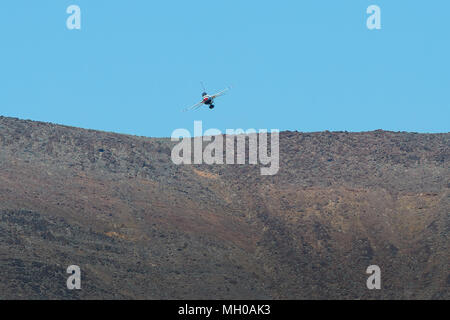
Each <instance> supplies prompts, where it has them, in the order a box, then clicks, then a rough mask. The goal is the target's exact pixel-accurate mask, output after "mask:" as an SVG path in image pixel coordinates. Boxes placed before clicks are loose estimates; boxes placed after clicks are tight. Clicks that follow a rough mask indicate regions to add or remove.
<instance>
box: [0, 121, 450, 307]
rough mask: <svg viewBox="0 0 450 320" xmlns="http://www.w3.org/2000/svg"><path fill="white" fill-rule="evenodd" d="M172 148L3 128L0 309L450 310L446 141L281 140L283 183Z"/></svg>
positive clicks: (337, 135)
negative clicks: (193, 159)
mask: <svg viewBox="0 0 450 320" xmlns="http://www.w3.org/2000/svg"><path fill="white" fill-rule="evenodd" d="M174 145H175V142H171V141H170V139H154V138H144V137H136V136H129V135H121V134H115V133H108V132H99V131H93V130H85V129H78V128H73V127H66V126H60V125H54V124H49V123H42V122H33V121H24V120H18V119H13V118H6V117H0V268H1V273H2V281H0V299H90V298H99V299H111V298H112V299H222V298H227V299H390V298H393V299H431V298H433V299H449V298H450V296H449V286H450V276H449V272H448V270H449V268H448V266H449V261H450V259H449V255H450V250H449V240H448V234H449V225H450V221H449V220H450V219H449V213H450V194H449V188H450V166H449V164H450V161H449V160H450V134H449V133H445V134H416V133H404V132H386V131H381V130H377V131H372V132H362V133H348V132H317V133H300V132H281V133H280V169H279V172H278V174H276V175H274V176H262V175H261V174H260V170H259V166H256V165H248V164H247V165H178V166H177V165H175V164H173V163H172V161H171V149H172V147H173V146H174ZM73 264H74V265H78V266H80V268H81V272H82V289H81V290H73V291H70V290H68V289H67V288H66V279H67V277H68V276H69V275H68V274H67V273H66V268H67V267H68V266H69V265H73ZM372 264H375V265H378V266H380V268H381V272H382V275H381V279H382V289H381V290H368V289H367V287H366V280H367V278H368V276H369V275H367V274H366V273H365V271H366V268H367V267H368V266H369V265H372Z"/></svg>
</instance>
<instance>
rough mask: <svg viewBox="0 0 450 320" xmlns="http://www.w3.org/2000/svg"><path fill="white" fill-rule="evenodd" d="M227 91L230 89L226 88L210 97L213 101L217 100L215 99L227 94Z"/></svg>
mask: <svg viewBox="0 0 450 320" xmlns="http://www.w3.org/2000/svg"><path fill="white" fill-rule="evenodd" d="M228 90H230V88H226V89H224V90H222V91H219V92H217V93H215V94H213V95H212V96H211V98H213V99H215V98H217V97H220V96H221V95H223V94H225V92H227V91H228Z"/></svg>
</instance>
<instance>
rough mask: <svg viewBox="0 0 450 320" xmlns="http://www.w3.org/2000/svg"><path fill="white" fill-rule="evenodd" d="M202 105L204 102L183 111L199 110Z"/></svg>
mask: <svg viewBox="0 0 450 320" xmlns="http://www.w3.org/2000/svg"><path fill="white" fill-rule="evenodd" d="M202 104H203V101H200V102H199V103H196V104H194V105H193V106H191V107H188V108H185V109H183V110H182V111H183V112H185V111H189V110H195V109H197V108H199V107H200V106H201V105H202Z"/></svg>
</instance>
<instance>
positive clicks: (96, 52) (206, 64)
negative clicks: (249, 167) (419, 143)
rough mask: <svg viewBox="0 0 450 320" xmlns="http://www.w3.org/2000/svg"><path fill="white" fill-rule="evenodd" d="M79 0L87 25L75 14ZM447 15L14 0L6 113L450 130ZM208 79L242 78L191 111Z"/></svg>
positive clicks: (425, 7)
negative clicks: (76, 23)
mask: <svg viewBox="0 0 450 320" xmlns="http://www.w3.org/2000/svg"><path fill="white" fill-rule="evenodd" d="M71 4H76V5H78V6H80V8H81V30H68V29H67V28H66V19H67V17H68V16H69V15H68V14H67V13H66V8H67V7H68V6H69V5H71ZM371 4H376V5H378V6H380V7H381V23H382V29H381V30H373V31H370V30H368V29H367V27H366V19H367V17H368V15H367V14H366V8H367V7H368V6H369V5H371ZM449 17H450V1H448V0H434V1H425V0H421V1H410V0H396V1H392V0H389V1H387V0H383V1H382V0H372V1H366V0H341V1H335V0H328V1H324V0H310V1H298V0H295V1H294V0H293V1H283V0H280V1H250V0H248V1H242V0H226V1H224V0H223V1H216V0H207V1H206V0H205V1H197V0H189V1H186V0H183V1H181V0H180V1H149V0H127V1H125V0H114V1H110V0H109V1H106V0H95V1H92V0H72V1H65V0H58V1H55V0H39V1H32V0H28V1H24V0H14V1H13V0H2V1H1V2H0V35H1V42H0V43H1V47H0V48H1V50H0V114H1V115H4V116H12V117H19V118H24V119H32V120H39V121H48V122H54V123H59V124H65V125H71V126H77V127H83V128H92V129H99V130H106V131H115V132H120V133H129V134H136V135H143V136H156V137H161V136H170V134H171V133H172V131H173V130H174V129H176V128H186V129H189V130H190V131H191V132H192V131H193V121H194V120H203V127H204V129H207V128H218V129H220V130H223V131H224V130H225V129H226V128H230V129H234V128H243V129H248V128H255V129H260V128H267V129H272V128H274V129H280V130H298V131H321V130H330V131H336V130H347V131H368V130H375V129H385V130H394V131H416V132H448V131H450V100H449V99H450V97H449V93H450V61H449V59H450V58H449V57H450V18H449ZM200 81H204V82H205V84H206V86H207V89H208V91H209V92H210V93H212V92H214V91H216V90H220V89H222V88H224V87H226V86H228V85H230V84H232V85H233V87H234V88H233V90H231V91H230V93H229V94H228V95H226V96H224V97H223V98H221V99H220V100H219V99H218V100H217V101H216V109H214V110H213V111H210V110H209V109H207V108H204V109H201V110H198V111H196V112H191V113H182V112H181V111H180V110H182V109H183V108H184V107H187V106H189V105H192V104H194V103H196V102H197V101H199V100H200V98H201V97H200V94H201V91H202V90H201V86H200Z"/></svg>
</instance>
